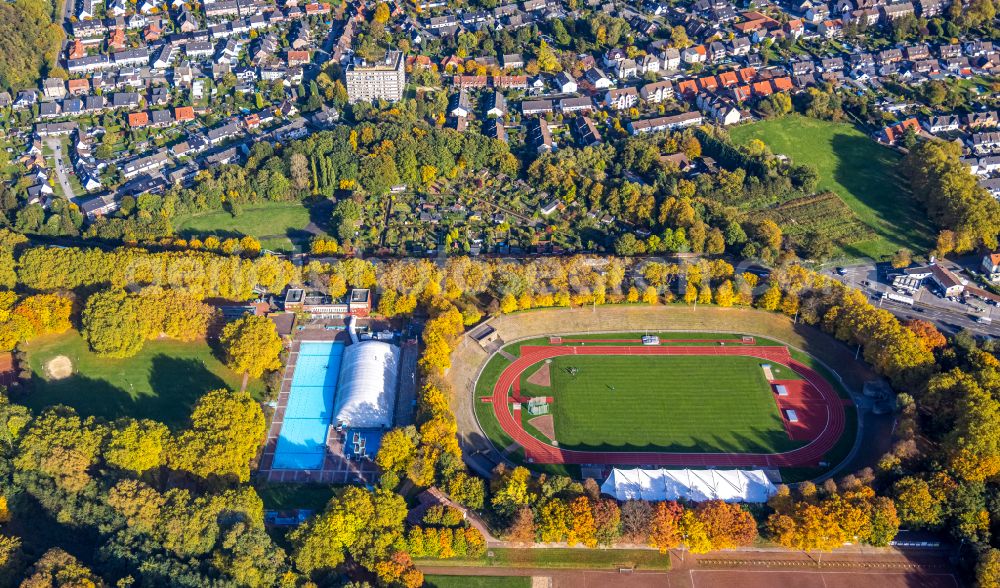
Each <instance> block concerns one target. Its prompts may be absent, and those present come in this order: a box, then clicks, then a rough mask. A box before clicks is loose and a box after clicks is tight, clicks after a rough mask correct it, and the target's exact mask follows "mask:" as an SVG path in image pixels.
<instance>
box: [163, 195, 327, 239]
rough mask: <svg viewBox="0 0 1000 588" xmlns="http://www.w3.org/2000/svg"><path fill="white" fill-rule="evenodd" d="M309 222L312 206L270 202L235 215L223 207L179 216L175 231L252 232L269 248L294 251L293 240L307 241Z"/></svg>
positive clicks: (188, 233) (221, 235)
mask: <svg viewBox="0 0 1000 588" xmlns="http://www.w3.org/2000/svg"><path fill="white" fill-rule="evenodd" d="M308 224H309V209H308V208H307V207H305V206H304V205H302V204H301V203H299V202H268V203H265V204H260V205H257V206H253V207H247V208H245V209H243V212H242V214H240V215H239V216H235V217H234V216H233V215H231V214H229V213H228V212H226V211H224V210H215V211H211V212H203V213H199V214H194V215H188V216H180V217H178V218H177V219H176V220H175V225H174V226H175V232H176V233H177V234H178V235H181V236H182V237H185V238H189V237H194V236H197V237H200V238H202V239H204V238H205V237H207V236H208V235H216V236H218V237H219V238H226V237H240V236H244V235H250V236H251V237H255V238H257V239H260V240H261V244H262V245H264V246H265V247H266V248H269V249H274V250H279V251H291V250H292V245H293V241H294V242H296V243H305V242H308V240H309V237H310V235H309V234H308V233H306V232H305V228H306V225H308Z"/></svg>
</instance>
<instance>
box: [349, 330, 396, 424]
mask: <svg viewBox="0 0 1000 588" xmlns="http://www.w3.org/2000/svg"><path fill="white" fill-rule="evenodd" d="M398 378H399V347H396V346H395V345H392V344H389V343H386V342H384V341H374V340H372V341H361V342H358V343H354V344H352V345H348V346H347V348H346V349H344V357H343V359H341V363H340V379H339V380H338V383H337V401H336V403H335V405H334V409H333V415H334V416H333V423H334V424H337V425H343V426H345V427H354V428H358V429H367V428H378V427H384V428H389V427H391V426H392V413H393V407H394V406H395V404H396V383H397V380H398Z"/></svg>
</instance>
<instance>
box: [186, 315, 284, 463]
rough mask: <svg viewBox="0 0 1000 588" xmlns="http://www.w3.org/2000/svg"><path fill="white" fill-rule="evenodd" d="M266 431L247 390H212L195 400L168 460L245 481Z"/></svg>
mask: <svg viewBox="0 0 1000 588" xmlns="http://www.w3.org/2000/svg"><path fill="white" fill-rule="evenodd" d="M272 324H273V323H272ZM265 433H266V430H265V424H264V413H263V411H261V409H260V404H258V403H257V402H256V401H255V400H254V399H253V398H251V396H250V393H249V392H245V391H244V392H230V391H229V390H214V391H212V392H209V393H208V394H206V395H204V396H202V397H201V398H200V399H199V400H198V403H197V404H196V405H195V407H194V411H193V412H192V413H191V426H190V427H189V428H188V429H186V430H184V431H182V432H181V433H180V434H179V435H178V436H177V440H176V441H175V442H174V443H173V444H172V445H171V447H170V450H169V452H168V459H167V462H168V465H169V466H170V467H171V468H172V469H176V470H182V471H186V472H190V473H192V474H194V475H196V476H200V477H202V478H213V477H223V478H225V477H230V476H231V477H233V478H235V479H236V480H239V481H241V482H246V481H247V480H249V479H250V460H252V459H253V457H254V456H255V455H256V454H257V449H258V448H259V447H260V444H261V441H262V440H263V439H264V435H265Z"/></svg>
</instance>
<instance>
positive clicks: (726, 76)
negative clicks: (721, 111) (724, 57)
mask: <svg viewBox="0 0 1000 588" xmlns="http://www.w3.org/2000/svg"><path fill="white" fill-rule="evenodd" d="M738 83H740V80H739V78H738V77H736V72H735V71H724V72H722V73H720V74H719V85H721V86H722V87H723V88H728V87H729V86H735V85H736V84H738Z"/></svg>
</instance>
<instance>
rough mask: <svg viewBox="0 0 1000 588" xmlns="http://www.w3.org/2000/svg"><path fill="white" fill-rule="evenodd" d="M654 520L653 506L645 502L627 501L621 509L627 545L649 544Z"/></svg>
mask: <svg viewBox="0 0 1000 588" xmlns="http://www.w3.org/2000/svg"><path fill="white" fill-rule="evenodd" d="M652 519H653V505H652V504H650V503H649V502H646V501H645V500H626V501H625V502H624V503H623V504H622V507H621V520H622V540H623V541H625V542H626V543H636V544H645V543H648V542H649V532H650V521H652Z"/></svg>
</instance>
